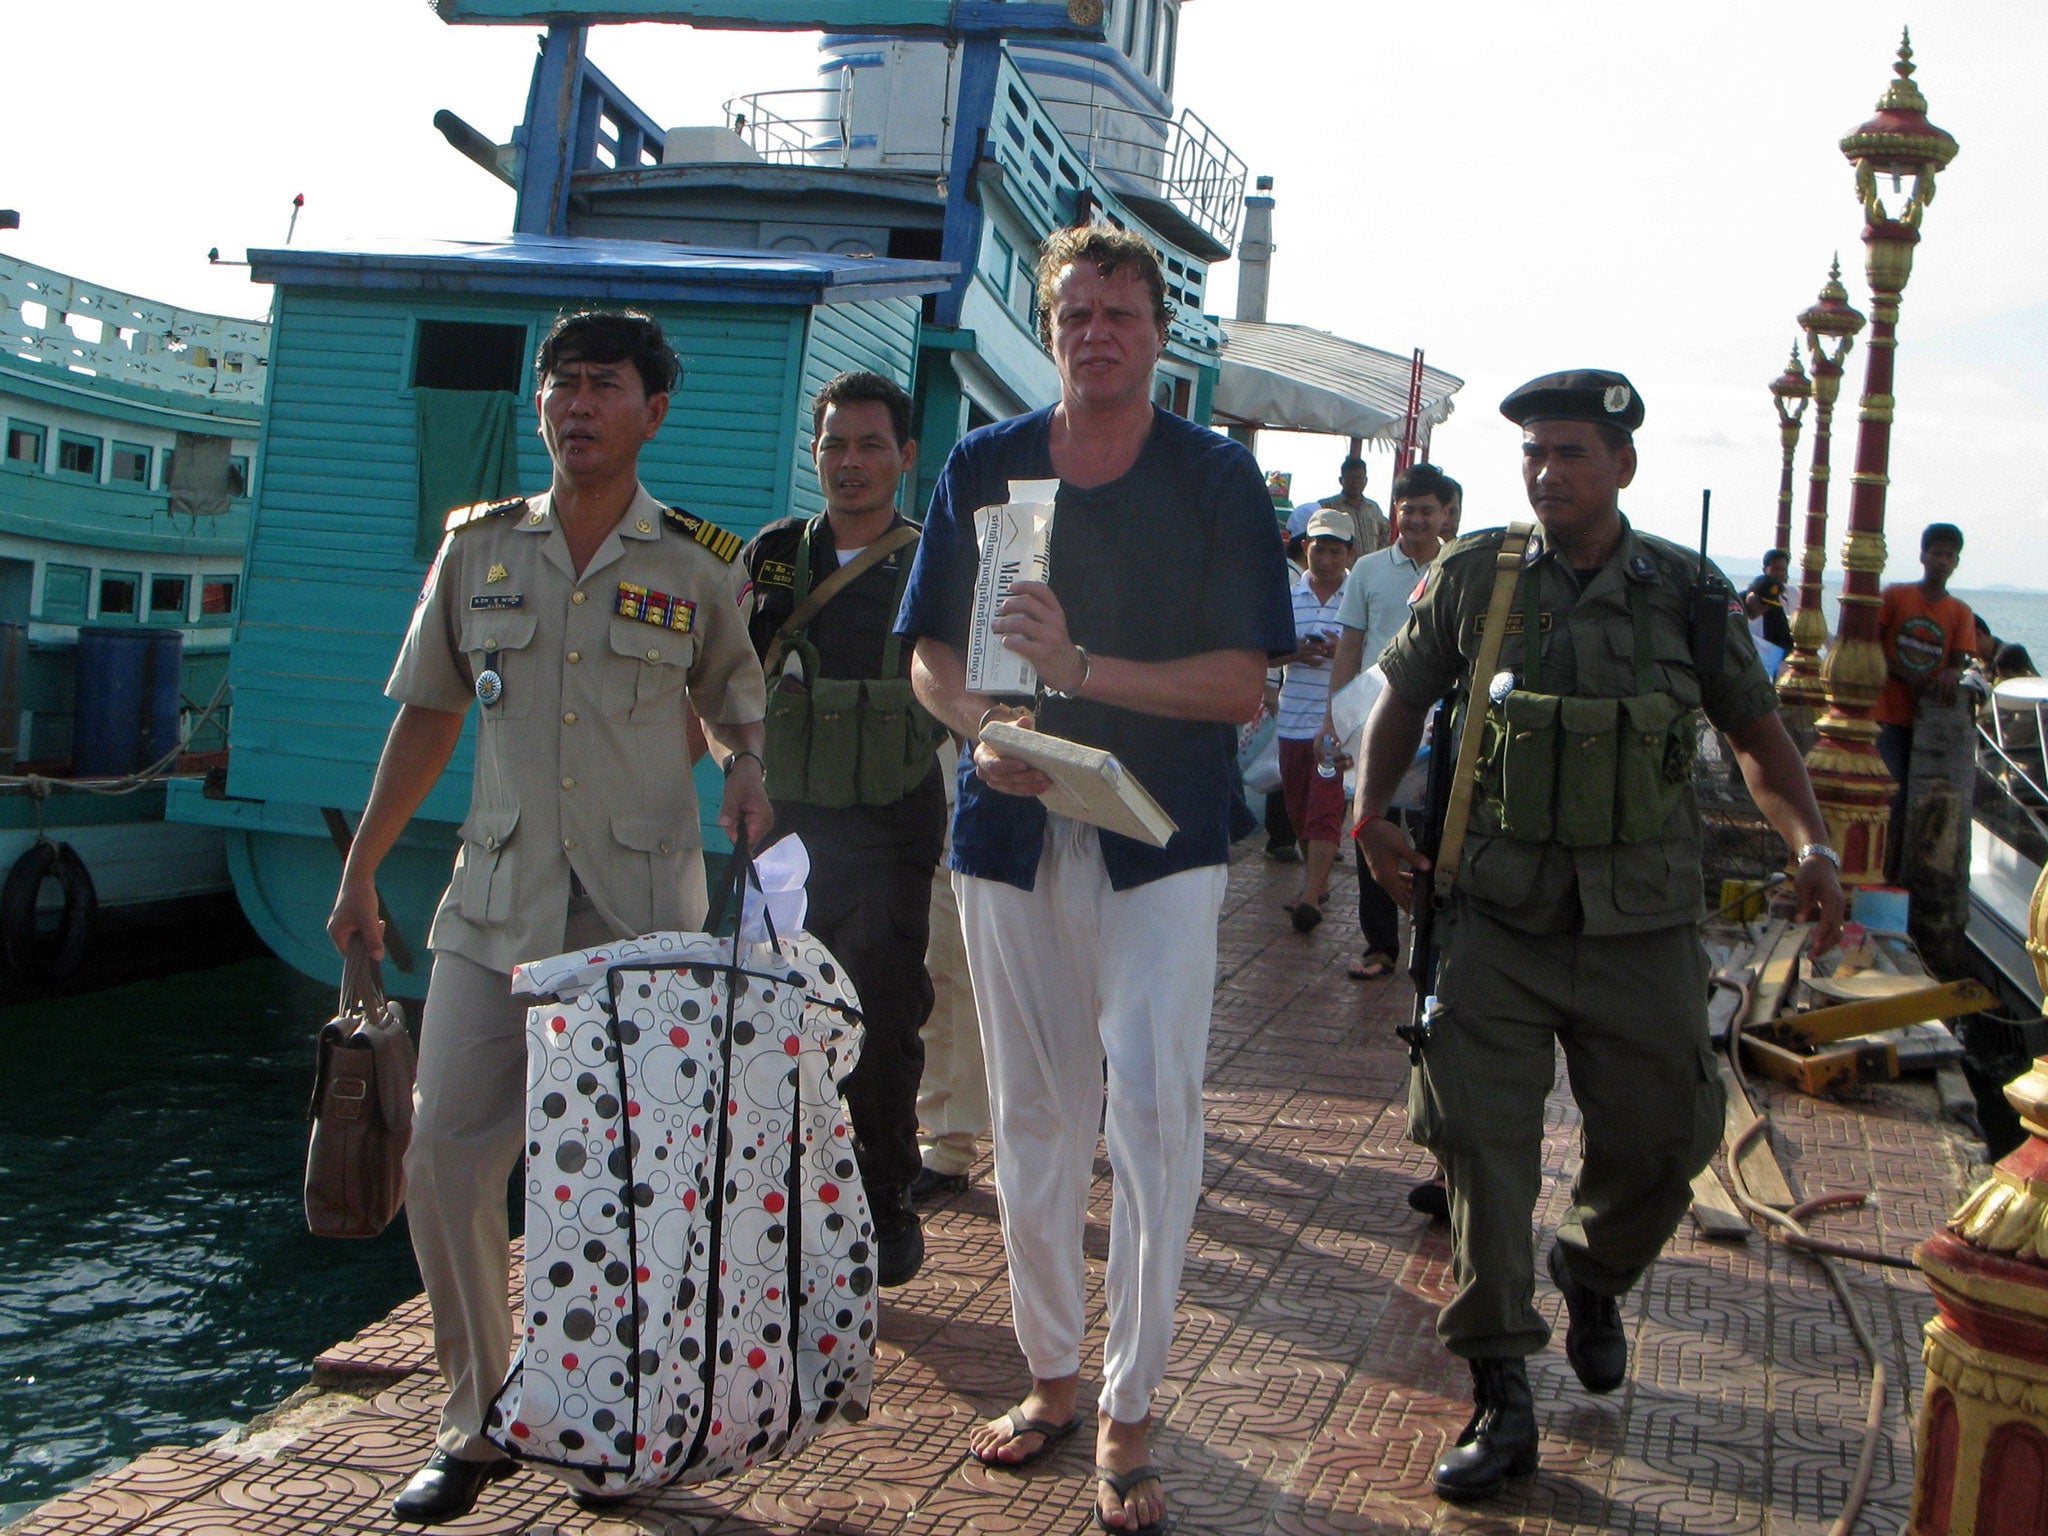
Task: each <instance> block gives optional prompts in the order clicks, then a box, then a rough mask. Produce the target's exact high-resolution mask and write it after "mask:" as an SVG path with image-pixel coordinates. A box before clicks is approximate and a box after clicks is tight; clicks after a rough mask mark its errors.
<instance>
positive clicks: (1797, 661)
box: [1778, 256, 1863, 710]
mask: <svg viewBox="0 0 2048 1536" xmlns="http://www.w3.org/2000/svg"><path fill="white" fill-rule="evenodd" d="M1799 328H1800V330H1802V331H1804V332H1805V333H1806V350H1807V354H1808V356H1810V357H1811V358H1812V359H1813V381H1812V383H1811V385H1810V386H1809V387H1810V388H1811V389H1812V391H1813V469H1812V471H1811V473H1810V474H1809V475H1808V477H1807V483H1806V548H1805V550H1804V551H1803V552H1802V553H1801V555H1800V557H1799V609H1798V611H1797V612H1796V613H1794V614H1793V615H1792V654H1791V655H1790V656H1788V657H1786V659H1785V674H1784V676H1783V677H1782V678H1781V679H1780V680H1779V682H1778V697H1779V698H1780V699H1782V700H1783V701H1784V702H1785V703H1787V704H1790V705H1794V706H1799V707H1803V708H1806V709H1813V710H1818V709H1820V708H1821V707H1822V706H1824V705H1825V704H1826V703H1827V690H1826V688H1825V686H1823V684H1822V682H1821V675H1820V669H1821V660H1820V653H1821V649H1822V647H1824V646H1825V645H1826V644H1827V643H1828V621H1827V615H1826V614H1825V613H1824V612H1822V610H1821V606H1820V573H1821V572H1822V571H1824V570H1825V569H1827V563H1828V478H1829V475H1830V474H1831V473H1832V472H1831V471H1830V470H1829V468H1828V454H1829V451H1830V450H1829V444H1830V443H1831V442H1832V441H1833V440H1834V435H1835V426H1834V423H1835V400H1836V398H1837V397H1838V396H1839V395H1840V394H1841V392H1842V364H1843V362H1844V360H1845V359H1846V358H1847V357H1848V356H1849V349H1850V348H1851V347H1853V346H1855V345H1856V333H1857V332H1858V331H1860V330H1862V329H1863V316H1862V315H1861V314H1860V313H1858V312H1857V311H1856V310H1854V309H1852V308H1850V306H1849V294H1848V291H1847V290H1846V289H1844V288H1843V287H1842V259H1841V258H1840V257H1839V256H1838V257H1836V258H1835V263H1834V265H1833V266H1832V267H1830V268H1829V269H1828V280H1827V281H1826V282H1825V283H1823V284H1821V290H1820V297H1819V298H1818V299H1816V300H1815V301H1814V302H1813V304H1812V305H1810V306H1809V307H1808V308H1807V309H1806V310H1805V311H1804V312H1803V313H1802V314H1801V315H1800V316H1799ZM1831 346H1832V350H1830V347H1831ZM1784 547H1786V548H1789V547H1790V546H1789V545H1787V546H1784Z"/></svg>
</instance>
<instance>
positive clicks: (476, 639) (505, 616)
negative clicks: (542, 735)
mask: <svg viewBox="0 0 2048 1536" xmlns="http://www.w3.org/2000/svg"><path fill="white" fill-rule="evenodd" d="M536 624H537V620H536V619H535V616H534V615H533V614H531V613H519V612H489V611H486V612H483V613H466V614H464V615H463V616H462V651H463V654H464V655H465V656H467V657H468V658H469V668H470V675H471V676H473V677H475V678H476V679H477V681H478V683H479V685H482V684H483V675H484V673H485V672H486V671H495V672H496V673H497V674H498V682H499V691H498V701H497V702H496V703H495V704H485V705H484V718H485V719H486V720H523V719H525V718H526V716H527V714H528V713H529V712H530V711H531V710H532V708H533V699H534V693H535V690H536V687H537V685H538V678H537V677H536V676H535V673H536V670H537V669H538V667H539V665H540V662H539V658H538V657H536V656H535V655H534V645H533V636H534V631H535V626H536ZM493 653H495V656H494V655H493ZM483 696H484V695H483V692H482V691H479V692H478V694H477V699H478V701H479V702H482V700H483Z"/></svg>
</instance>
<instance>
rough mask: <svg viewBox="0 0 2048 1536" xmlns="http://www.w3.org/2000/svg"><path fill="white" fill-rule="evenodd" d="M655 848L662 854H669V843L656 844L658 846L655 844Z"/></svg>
mask: <svg viewBox="0 0 2048 1536" xmlns="http://www.w3.org/2000/svg"><path fill="white" fill-rule="evenodd" d="M654 846H655V848H656V849H657V850H659V851H660V852H662V853H667V852H668V844H667V843H656V844H655V845H654Z"/></svg>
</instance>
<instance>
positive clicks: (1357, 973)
mask: <svg viewBox="0 0 2048 1536" xmlns="http://www.w3.org/2000/svg"><path fill="white" fill-rule="evenodd" d="M1344 974H1345V975H1347V976H1349V977H1350V978H1351V979H1352V980H1353V981H1378V980H1380V979H1381V978H1383V977H1387V976H1391V975H1393V974H1394V957H1393V956H1392V955H1390V954H1388V953H1387V952H1386V951H1385V950H1381V949H1369V950H1367V951H1366V952H1365V954H1364V955H1363V956H1362V957H1361V958H1359V959H1357V960H1354V961H1352V962H1351V963H1350V964H1349V965H1348V966H1346V967H1345V968H1344Z"/></svg>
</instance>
